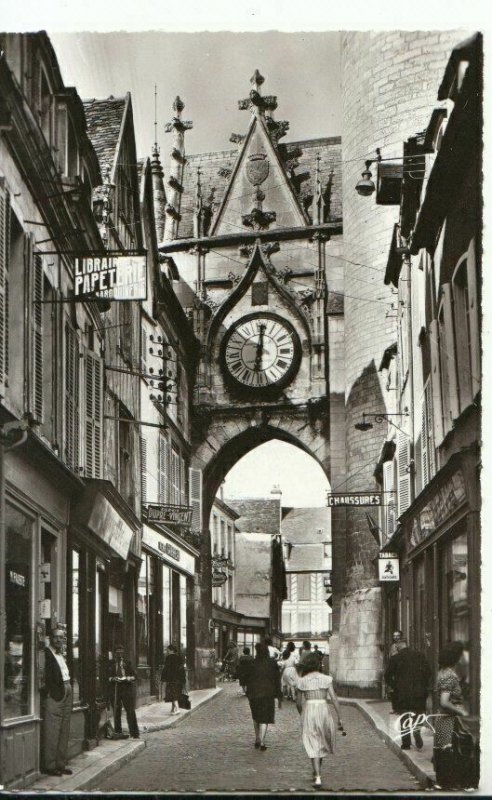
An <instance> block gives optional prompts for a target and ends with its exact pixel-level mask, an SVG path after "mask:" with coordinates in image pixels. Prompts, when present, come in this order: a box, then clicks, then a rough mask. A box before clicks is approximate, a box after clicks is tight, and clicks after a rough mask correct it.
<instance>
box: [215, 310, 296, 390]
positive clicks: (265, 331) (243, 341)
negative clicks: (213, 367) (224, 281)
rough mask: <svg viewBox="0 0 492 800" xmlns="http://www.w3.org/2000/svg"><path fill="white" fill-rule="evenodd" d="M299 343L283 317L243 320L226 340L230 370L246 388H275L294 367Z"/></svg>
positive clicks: (227, 366) (259, 317)
mask: <svg viewBox="0 0 492 800" xmlns="http://www.w3.org/2000/svg"><path fill="white" fill-rule="evenodd" d="M296 341H297V340H296V336H295V334H294V331H293V330H292V329H291V327H290V325H289V324H288V323H284V322H283V321H282V320H281V319H280V318H279V319H276V318H275V319H274V318H272V317H269V316H257V317H253V318H250V319H247V320H244V321H242V322H241V321H239V322H238V323H237V324H236V326H235V327H234V328H233V330H232V331H231V332H230V333H229V334H228V336H227V338H226V345H225V353H224V355H225V365H226V368H227V370H228V371H229V373H230V375H231V376H232V377H233V378H234V379H235V381H237V382H238V383H240V384H242V385H243V386H249V387H251V388H266V387H268V386H274V385H275V384H276V383H279V382H280V381H282V379H284V378H285V377H286V376H287V373H289V370H291V368H292V366H293V362H294V358H295V352H296Z"/></svg>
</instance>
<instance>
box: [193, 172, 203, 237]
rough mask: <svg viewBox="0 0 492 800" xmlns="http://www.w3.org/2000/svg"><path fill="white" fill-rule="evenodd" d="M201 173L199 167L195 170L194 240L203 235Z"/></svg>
mask: <svg viewBox="0 0 492 800" xmlns="http://www.w3.org/2000/svg"><path fill="white" fill-rule="evenodd" d="M201 174H202V171H201V169H200V167H197V170H196V192H195V209H194V214H193V228H194V235H195V238H199V237H200V236H202V234H203V196H202V183H201V180H200V177H201Z"/></svg>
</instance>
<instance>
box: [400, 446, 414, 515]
mask: <svg viewBox="0 0 492 800" xmlns="http://www.w3.org/2000/svg"><path fill="white" fill-rule="evenodd" d="M397 442H398V444H397V448H398V516H401V515H402V514H403V512H404V511H406V510H407V508H408V507H409V505H410V503H411V496H410V485H411V474H410V440H409V439H408V437H407V436H405V435H404V434H403V433H398V439H397Z"/></svg>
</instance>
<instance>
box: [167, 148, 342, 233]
mask: <svg viewBox="0 0 492 800" xmlns="http://www.w3.org/2000/svg"><path fill="white" fill-rule="evenodd" d="M240 152H241V148H237V147H235V148H234V149H231V150H217V151H215V152H210V153H197V154H191V155H190V154H187V155H186V164H185V167H184V171H183V194H182V199H181V206H180V213H181V221H180V223H179V229H178V238H180V239H187V238H191V237H192V236H193V209H194V204H195V192H196V173H197V169H198V167H199V168H200V171H201V177H200V180H201V184H202V196H203V203H204V207H205V208H209V209H211V211H212V212H213V213H216V212H217V211H218V209H219V208H220V205H221V203H222V200H223V197H224V194H225V192H226V189H227V186H228V184H229V180H230V176H231V174H232V172H233V169H234V165H235V163H236V161H237V159H238V157H239V155H240ZM278 153H279V156H280V160H281V161H282V163H283V165H284V166H285V168H286V171H287V173H288V175H289V176H290V177H289V180H290V182H291V185H292V187H293V189H294V192H295V194H296V195H297V197H298V198H299V200H300V202H301V205H302V206H303V208H304V209H305V210H306V211H307V214H308V216H309V218H310V219H311V220H312V213H311V204H312V195H313V186H314V178H315V174H316V159H317V156H318V155H319V157H320V174H321V186H322V191H323V198H324V201H325V214H326V221H327V222H330V221H332V220H339V219H341V217H342V170H341V157H342V156H341V153H342V143H341V138H340V137H339V136H331V137H325V138H321V139H307V140H302V141H298V142H289V143H286V144H282V143H280V144H279V146H278ZM290 166H292V169H290V168H289V167H290ZM213 213H212V215H211V216H213Z"/></svg>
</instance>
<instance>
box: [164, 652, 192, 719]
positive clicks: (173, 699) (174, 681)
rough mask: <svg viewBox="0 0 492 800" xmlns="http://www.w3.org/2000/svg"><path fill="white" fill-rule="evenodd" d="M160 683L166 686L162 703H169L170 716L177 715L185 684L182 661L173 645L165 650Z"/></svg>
mask: <svg viewBox="0 0 492 800" xmlns="http://www.w3.org/2000/svg"><path fill="white" fill-rule="evenodd" d="M161 681H162V682H163V683H164V682H165V684H166V694H165V697H164V702H165V703H171V714H179V707H178V700H179V698H180V697H181V695H182V693H183V688H184V686H185V683H186V671H185V667H184V663H183V659H182V658H181V656H180V655H178V652H177V648H176V647H175V646H174V645H173V644H170V645H169V647H168V648H167V656H166V660H165V661H164V669H163V670H162V674H161Z"/></svg>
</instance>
